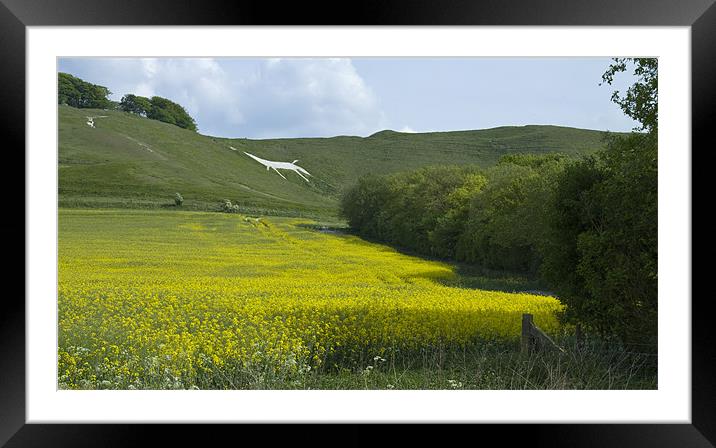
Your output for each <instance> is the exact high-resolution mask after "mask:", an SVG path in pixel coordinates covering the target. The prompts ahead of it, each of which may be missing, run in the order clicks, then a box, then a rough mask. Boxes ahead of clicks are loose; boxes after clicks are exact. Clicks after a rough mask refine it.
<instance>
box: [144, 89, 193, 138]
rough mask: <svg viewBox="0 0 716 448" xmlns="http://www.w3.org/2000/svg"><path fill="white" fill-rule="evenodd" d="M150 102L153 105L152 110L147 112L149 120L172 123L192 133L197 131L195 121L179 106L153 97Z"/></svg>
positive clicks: (158, 97) (164, 99)
mask: <svg viewBox="0 0 716 448" xmlns="http://www.w3.org/2000/svg"><path fill="white" fill-rule="evenodd" d="M149 102H150V103H151V108H150V109H149V110H148V111H147V117H148V118H151V119H154V120H159V121H163V122H165V123H170V124H173V125H176V126H179V127H180V128H184V129H189V130H191V131H196V130H197V127H196V122H195V121H194V119H193V118H192V117H191V116H190V115H189V114H188V113H187V112H186V110H184V108H183V107H182V106H180V105H179V104H177V103H175V102H173V101H171V100H168V99H166V98H162V97H160V96H153V97H152V98H151V99H150V100H149Z"/></svg>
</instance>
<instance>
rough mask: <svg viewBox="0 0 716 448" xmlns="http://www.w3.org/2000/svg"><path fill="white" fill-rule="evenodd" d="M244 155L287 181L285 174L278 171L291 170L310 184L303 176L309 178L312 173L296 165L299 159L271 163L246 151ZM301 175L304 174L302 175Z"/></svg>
mask: <svg viewBox="0 0 716 448" xmlns="http://www.w3.org/2000/svg"><path fill="white" fill-rule="evenodd" d="M244 154H246V155H247V156H249V157H251V158H252V159H254V160H255V161H257V162H259V163H260V164H261V165H263V166H265V167H266V171H268V170H271V169H272V170H274V171H276V173H277V174H278V175H279V176H281V177H283V178H284V179H286V177H284V175H283V174H281V173H279V171H278V170H291V171H293V172H294V173H296V174H298V175H299V176H301V179H303V180H305V181H306V182H308V179H306V178H305V177H304V176H303V174H305V175H307V176H310V175H311V173H309V172H308V171H306V170H304V169H303V168H301V167H300V166H298V165H296V162H298V159H296V160H294V161H293V162H273V161H271V160H264V159H262V158H261V157H256V156H255V155H253V154H249V153H248V152H246V151H244ZM301 173H303V174H301Z"/></svg>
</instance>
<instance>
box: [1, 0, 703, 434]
mask: <svg viewBox="0 0 716 448" xmlns="http://www.w3.org/2000/svg"><path fill="white" fill-rule="evenodd" d="M713 3H714V0H688V1H685V0H681V1H676V0H672V1H670V0H632V1H625V0H602V1H594V0H570V1H560V0H531V1H530V0H502V1H499V0H489V1H467V0H449V1H448V0H443V1H439V2H438V1H429V0H400V1H399V0H361V1H358V2H353V3H351V4H347V3H343V2H327V1H323V0H321V1H314V2H310V3H304V2H286V4H275V3H274V2H270V1H268V0H264V1H244V0H236V1H210V0H189V1H187V0H184V1H171V0H122V1H116V0H115V1H113V0H94V1H91V2H85V1H79V0H0V56H1V58H0V61H2V65H1V66H0V81H1V82H0V110H2V114H1V115H0V116H2V117H3V119H2V120H0V123H2V124H0V126H2V131H3V132H2V134H1V135H2V140H1V141H2V142H3V145H2V146H3V159H2V160H3V162H4V164H3V165H4V166H5V167H6V171H5V176H4V177H2V182H3V190H1V191H2V192H3V193H5V196H6V199H7V202H6V207H4V211H5V213H3V215H4V216H3V217H4V219H3V220H2V229H3V231H4V233H3V234H4V238H3V240H5V241H4V244H5V245H6V246H7V245H11V246H12V245H18V246H19V245H20V244H21V239H20V238H19V235H20V234H21V233H22V234H23V235H25V238H23V239H22V243H23V244H24V243H26V241H25V239H26V238H27V236H26V234H25V228H26V226H27V225H28V223H27V222H26V221H25V218H24V216H25V214H24V213H23V214H22V216H23V218H22V219H20V216H21V215H20V210H23V211H24V210H25V197H24V194H23V198H22V203H21V201H20V194H19V192H18V190H19V185H21V184H20V182H23V183H22V185H25V184H24V178H23V179H18V178H17V177H15V176H13V175H11V173H13V172H14V173H20V172H22V174H20V176H24V172H25V171H24V170H20V169H19V168H17V167H19V166H23V167H24V166H25V157H24V147H25V127H24V122H23V119H24V117H25V110H26V107H25V31H26V27H28V26H89V25H97V26H104V25H152V26H154V25H329V24H331V25H538V26H541V25H544V26H690V27H691V33H692V42H691V44H692V48H691V63H692V77H691V81H692V142H693V143H692V148H701V149H702V150H706V145H707V143H708V144H709V145H710V146H712V143H711V142H710V141H708V140H707V138H708V137H709V134H710V132H709V131H710V130H711V128H712V127H713V125H712V123H713V122H714V118H716V117H715V115H716V113H715V112H714V105H716V101H714V99H715V98H716V58H715V57H714V56H716V6H714V5H713ZM691 151H692V152H691V154H692V157H693V154H694V153H695V152H696V151H694V150H693V149H692V150H691ZM13 158H14V159H13ZM692 160H693V158H692ZM694 166H698V165H694V164H693V162H692V167H694ZM10 167H13V168H10ZM694 174H695V173H693V174H692V197H693V196H696V193H699V194H701V191H703V190H699V189H697V188H694V183H693V180H694V179H698V178H699V176H695V175H694ZM693 203H694V201H693V199H692V204H693ZM691 219H692V221H691V222H692V235H693V213H692V217H691ZM692 238H693V236H692ZM13 249H14V247H13ZM17 249H18V250H17V252H16V253H19V252H20V250H19V249H20V248H19V247H17ZM23 249H24V247H23ZM701 250H704V249H701ZM6 259H8V260H10V259H11V261H10V263H9V264H8V266H7V267H6V268H5V269H4V271H5V273H6V276H5V279H6V282H7V284H12V283H15V282H16V283H19V280H17V279H18V278H20V271H21V270H22V271H23V273H24V272H25V263H24V262H23V263H20V262H19V259H18V258H17V257H16V256H15V257H12V258H10V257H6ZM22 260H25V255H24V250H23V258H22ZM692 260H694V259H693V252H692ZM691 264H692V266H694V263H693V261H692V263H691ZM25 278H26V277H25ZM692 278H693V274H692ZM11 282H12V283H11ZM20 289H22V290H23V291H22V292H23V293H22V294H20V292H19V291H18V292H15V293H12V294H9V293H6V294H4V295H3V297H2V299H1V300H2V307H0V365H1V366H2V368H1V369H0V372H1V373H0V445H5V446H8V447H21V446H22V447H24V446H134V445H144V444H147V443H149V442H150V441H151V437H150V436H151V435H155V434H154V433H160V434H159V435H160V437H162V438H163V440H164V441H165V443H166V444H167V445H169V444H170V443H173V441H181V442H182V443H181V444H182V445H185V444H188V443H190V442H191V441H192V440H196V441H197V443H202V444H205V443H207V441H208V443H218V442H219V440H220V437H223V436H229V437H230V439H229V440H233V441H234V442H236V443H239V442H242V441H248V434H247V431H248V430H249V428H248V427H246V426H242V427H240V428H238V427H237V426H235V425H212V426H213V427H212V428H211V429H210V430H207V428H206V426H204V425H200V426H194V425H148V424H143V425H126V424H104V425H89V424H26V423H25V420H26V418H25V415H26V406H25V373H26V372H25V301H24V299H23V296H24V282H23V286H22V287H21V288H20ZM692 297H693V299H692V298H691V297H682V298H673V299H680V300H691V307H692V357H691V359H692V396H691V400H692V409H691V411H692V414H691V417H692V418H691V424H539V425H537V424H527V425H524V424H520V425H509V426H510V427H509V428H508V427H506V426H505V425H501V424H481V425H479V427H477V428H476V427H475V426H474V425H460V427H459V428H450V429H446V428H434V427H431V426H429V425H407V426H399V427H395V429H396V431H390V433H389V434H388V435H385V434H384V435H382V436H381V439H380V441H381V444H387V443H391V444H393V443H400V444H401V445H403V444H407V443H411V442H412V441H415V440H422V441H424V440H426V439H425V436H426V435H427V431H430V432H431V434H430V435H431V436H433V437H435V436H436V435H438V434H439V437H440V439H441V440H442V443H453V442H455V443H457V440H458V437H459V438H463V437H467V439H464V440H466V442H460V443H461V444H463V443H470V441H476V438H477V437H479V439H480V440H484V441H488V440H491V439H492V440H499V442H500V443H501V444H506V445H507V446H509V445H514V444H518V443H519V444H522V443H529V444H531V445H536V446H540V445H544V446H569V447H576V446H609V447H616V446H625V447H639V446H659V447H661V446H663V447H709V446H714V444H716V370H715V369H714V366H715V365H716V351H715V350H714V346H716V336H715V335H716V332H714V331H713V330H712V328H711V325H712V324H711V323H710V322H709V321H710V320H711V318H710V317H709V314H708V305H709V301H710V297H708V296H704V295H696V294H693V293H692ZM311 426H312V425H309V427H307V428H306V427H301V428H299V427H297V426H295V425H291V427H289V428H281V429H273V428H266V427H265V426H260V427H259V428H256V427H252V429H251V431H250V432H254V433H260V434H261V435H262V437H263V438H264V439H266V442H267V443H270V444H272V445H273V444H279V443H288V442H289V441H301V440H309V441H312V442H314V443H322V442H328V443H331V444H334V445H348V444H351V445H358V444H360V445H366V444H373V443H375V442H376V440H377V439H376V438H375V436H374V433H373V429H372V428H366V426H365V425H331V428H330V429H331V432H334V431H335V432H336V436H335V437H333V435H331V436H328V435H327V434H328V432H326V430H324V429H320V430H317V429H316V428H315V427H313V428H312V427H311ZM455 429H459V431H456V430H455ZM317 435H318V437H317V438H318V440H316V436H317ZM269 436H270V437H269ZM267 437H269V438H267ZM338 437H340V439H337V438H338ZM488 443H490V442H488Z"/></svg>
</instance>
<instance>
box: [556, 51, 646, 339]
mask: <svg viewBox="0 0 716 448" xmlns="http://www.w3.org/2000/svg"><path fill="white" fill-rule="evenodd" d="M627 63H633V64H634V65H635V66H636V67H637V68H636V69H635V74H636V75H637V81H636V82H635V84H634V85H633V86H631V87H630V88H629V90H628V91H627V94H626V96H621V95H620V94H618V93H616V92H615V94H614V95H613V97H612V98H613V100H614V102H615V103H616V104H618V105H619V106H620V108H621V109H622V110H623V111H624V112H625V113H626V114H627V115H629V116H630V117H632V118H634V119H635V120H637V121H639V123H640V125H641V126H640V128H639V130H642V131H645V132H641V133H633V134H630V135H628V136H611V137H609V138H608V141H607V148H606V149H605V150H603V151H601V152H599V153H597V154H595V155H594V156H593V157H590V158H588V159H585V160H582V161H579V162H577V163H574V164H572V165H571V166H569V167H568V168H567V169H566V170H565V171H564V172H563V173H562V175H561V176H560V178H559V179H558V181H557V185H556V190H555V195H554V198H553V201H552V203H551V207H550V213H549V214H548V216H549V223H550V224H549V227H550V232H549V238H548V241H547V243H546V244H545V246H544V249H543V254H544V264H543V269H542V273H543V276H544V278H545V280H546V281H547V282H548V283H549V284H550V285H551V286H552V287H553V288H554V289H555V291H556V292H557V294H558V295H559V297H560V299H561V300H562V301H563V302H564V303H565V304H566V305H567V312H566V313H565V316H564V317H565V319H567V320H569V321H574V322H580V323H582V324H584V325H585V326H586V327H587V328H591V329H592V330H594V331H596V332H598V333H599V334H600V335H601V336H602V337H605V338H616V339H618V340H621V341H624V342H647V343H655V342H656V338H657V318H656V316H657V297H658V294H657V283H658V277H657V238H658V234H657V203H658V200H657V166H658V164H657V156H658V145H657V129H658V115H657V110H658V104H657V102H658V93H657V91H656V89H657V87H658V82H657V72H656V60H653V59H632V60H623V59H615V60H614V63H613V64H612V65H610V67H609V68H608V69H607V71H606V72H605V74H604V76H603V79H604V80H605V81H607V82H608V83H611V80H612V79H613V76H614V74H615V73H618V72H621V71H625V70H626V64H627Z"/></svg>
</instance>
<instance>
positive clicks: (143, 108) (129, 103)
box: [119, 93, 152, 117]
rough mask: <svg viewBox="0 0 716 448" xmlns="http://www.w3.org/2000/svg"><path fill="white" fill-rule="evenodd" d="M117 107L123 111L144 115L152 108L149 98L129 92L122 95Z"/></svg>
mask: <svg viewBox="0 0 716 448" xmlns="http://www.w3.org/2000/svg"><path fill="white" fill-rule="evenodd" d="M119 109H120V110H123V111H124V112H130V113H133V114H137V115H140V116H142V117H146V116H147V115H148V114H149V111H150V110H151V109H152V103H151V102H150V101H149V98H145V97H143V96H137V95H132V94H131V93H129V94H127V95H124V96H123V97H122V100H121V101H120V103H119Z"/></svg>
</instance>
